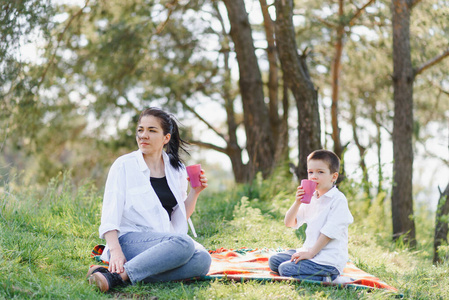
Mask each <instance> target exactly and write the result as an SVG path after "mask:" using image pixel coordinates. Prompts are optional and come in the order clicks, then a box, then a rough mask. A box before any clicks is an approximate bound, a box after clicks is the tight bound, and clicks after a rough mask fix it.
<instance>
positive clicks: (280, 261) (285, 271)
mask: <svg viewBox="0 0 449 300" xmlns="http://www.w3.org/2000/svg"><path fill="white" fill-rule="evenodd" d="M295 253H296V250H294V249H293V250H287V251H284V252H281V253H278V254H275V255H273V256H271V257H270V260H269V261H268V265H269V266H270V269H271V270H272V271H274V272H277V273H279V275H281V276H286V277H293V278H296V279H301V280H304V279H307V280H314V281H324V280H325V279H326V278H327V277H330V278H331V280H334V279H335V278H337V276H338V275H339V274H340V273H339V272H338V270H337V269H336V268H335V267H332V266H325V265H320V264H317V263H314V262H312V261H310V260H308V259H306V260H300V261H299V262H298V263H297V264H296V263H294V262H291V261H290V259H291V258H292V255H293V254H295Z"/></svg>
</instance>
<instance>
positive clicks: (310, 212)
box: [296, 187, 354, 274]
mask: <svg viewBox="0 0 449 300" xmlns="http://www.w3.org/2000/svg"><path fill="white" fill-rule="evenodd" d="M316 195H317V194H316V192H315V193H314V195H313V197H312V200H311V201H310V204H301V206H300V207H299V210H298V213H297V215H296V221H297V224H296V228H299V227H300V226H301V225H302V224H304V223H307V229H306V240H305V241H304V244H303V246H302V248H300V249H297V251H304V250H307V249H310V248H312V247H313V246H314V245H315V243H316V241H317V240H318V237H319V236H320V234H321V233H322V234H324V235H326V236H327V237H329V238H330V239H331V240H330V241H329V243H328V244H327V245H326V246H324V247H323V249H321V251H320V252H318V254H317V255H316V256H315V257H314V258H312V259H311V261H313V262H315V263H317V264H321V265H327V266H333V267H335V268H337V269H338V271H340V274H341V273H342V272H343V268H344V267H345V265H346V262H347V261H348V226H349V224H351V223H352V222H353V221H354V219H353V217H352V214H351V212H350V211H349V207H348V200H347V199H346V197H345V195H344V194H343V193H342V192H340V191H339V190H338V189H337V188H336V187H333V188H332V189H330V190H329V191H328V192H327V193H326V194H324V195H322V196H321V197H320V198H317V197H316Z"/></svg>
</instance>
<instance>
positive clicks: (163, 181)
mask: <svg viewBox="0 0 449 300" xmlns="http://www.w3.org/2000/svg"><path fill="white" fill-rule="evenodd" d="M150 182H151V185H152V186H153V189H154V191H155V192H156V195H157V196H158V198H159V200H160V201H161V204H162V206H163V207H164V208H165V210H166V211H167V213H168V216H169V217H170V220H171V213H172V212H173V207H175V206H176V205H178V202H177V201H176V198H175V195H173V193H172V191H171V190H170V187H169V186H168V182H167V178H166V177H165V176H164V177H162V178H155V177H150Z"/></svg>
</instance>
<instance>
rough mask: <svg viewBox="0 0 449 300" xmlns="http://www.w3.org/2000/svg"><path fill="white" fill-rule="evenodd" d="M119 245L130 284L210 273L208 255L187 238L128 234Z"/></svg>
mask: <svg viewBox="0 0 449 300" xmlns="http://www.w3.org/2000/svg"><path fill="white" fill-rule="evenodd" d="M119 242H120V246H121V247H122V251H123V254H124V255H125V257H126V260H127V262H126V263H125V270H126V273H127V274H128V277H129V279H130V280H131V283H132V284H135V283H136V282H145V283H147V282H160V281H172V280H181V279H186V278H191V277H197V276H204V275H206V274H207V272H209V267H210V264H211V257H210V255H209V253H208V252H207V251H206V249H204V247H202V246H201V245H200V244H198V243H196V242H194V241H193V240H192V238H191V237H189V236H188V235H185V234H176V233H162V232H129V233H126V234H124V235H122V236H121V237H120V238H119Z"/></svg>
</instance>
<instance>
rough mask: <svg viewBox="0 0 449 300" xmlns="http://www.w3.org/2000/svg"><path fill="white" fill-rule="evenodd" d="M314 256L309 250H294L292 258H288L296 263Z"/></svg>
mask: <svg viewBox="0 0 449 300" xmlns="http://www.w3.org/2000/svg"><path fill="white" fill-rule="evenodd" d="M314 256H315V255H313V253H312V252H309V251H304V252H296V253H295V254H293V255H292V258H291V259H290V261H292V262H294V263H295V264H297V263H298V262H299V261H300V260H304V259H312V258H313V257H314Z"/></svg>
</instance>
